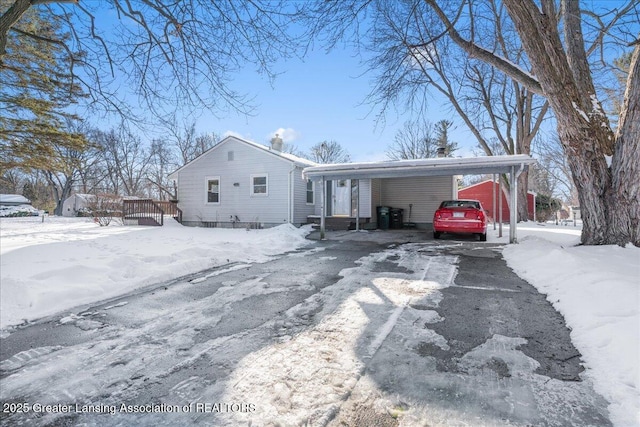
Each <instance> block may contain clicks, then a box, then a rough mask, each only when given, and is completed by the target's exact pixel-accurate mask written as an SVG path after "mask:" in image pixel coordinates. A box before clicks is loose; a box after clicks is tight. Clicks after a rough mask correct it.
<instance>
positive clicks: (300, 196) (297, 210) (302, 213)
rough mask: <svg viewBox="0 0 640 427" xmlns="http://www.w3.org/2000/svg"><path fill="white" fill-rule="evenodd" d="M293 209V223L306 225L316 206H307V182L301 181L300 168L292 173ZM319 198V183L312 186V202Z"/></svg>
mask: <svg viewBox="0 0 640 427" xmlns="http://www.w3.org/2000/svg"><path fill="white" fill-rule="evenodd" d="M292 179H293V188H294V192H295V195H294V201H295V202H294V209H293V223H294V224H296V225H298V224H306V222H307V217H308V216H309V215H315V209H316V206H315V205H314V204H312V205H307V180H306V179H302V168H296V170H295V171H294V172H293V177H292ZM319 198H320V183H315V184H314V201H316V202H317V201H318V199H319Z"/></svg>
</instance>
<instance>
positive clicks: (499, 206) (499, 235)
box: [498, 176, 502, 237]
mask: <svg viewBox="0 0 640 427" xmlns="http://www.w3.org/2000/svg"><path fill="white" fill-rule="evenodd" d="M498 194H500V196H499V198H498V237H502V179H501V177H500V176H498Z"/></svg>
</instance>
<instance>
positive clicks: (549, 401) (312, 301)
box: [0, 230, 610, 426]
mask: <svg viewBox="0 0 640 427" xmlns="http://www.w3.org/2000/svg"><path fill="white" fill-rule="evenodd" d="M500 252H501V247H500V246H497V245H492V244H490V243H480V242H475V241H473V240H466V239H462V240H460V239H458V238H448V239H445V240H441V241H434V240H432V239H430V237H429V235H428V234H427V233H425V232H421V231H418V230H409V231H407V230H401V231H398V232H386V233H383V232H369V233H366V232H362V233H356V232H341V233H340V232H333V233H331V232H330V233H328V239H327V240H325V241H316V242H314V243H313V244H312V245H310V246H309V247H307V248H305V249H303V250H301V251H297V252H292V253H288V254H285V255H283V256H280V257H277V258H276V259H273V260H271V261H269V262H266V263H262V264H230V265H227V266H224V267H222V268H217V269H212V270H209V271H203V272H200V273H198V274H195V275H191V276H189V277H185V278H182V279H180V280H175V281H172V282H167V283H162V284H158V285H156V286H152V287H149V288H146V289H143V290H141V291H138V292H136V293H133V294H129V295H125V296H123V297H120V298H117V299H114V300H110V301H105V302H103V303H100V304H93V305H91V306H85V307H79V308H78V309H77V310H74V311H73V313H63V314H60V315H58V316H52V317H50V318H48V319H43V320H42V321H40V322H37V323H36V324H33V325H30V326H28V327H25V328H22V329H19V330H16V331H14V332H13V333H12V334H11V335H9V336H8V337H6V338H3V339H0V380H1V384H0V385H1V386H0V400H1V401H2V405H3V412H2V413H1V415H0V416H1V418H0V419H1V422H2V424H3V425H18V424H26V425H52V426H53V425H56V426H58V425H109V426H111V425H149V426H151V425H239V424H244V425H247V424H250V425H252V426H256V425H300V424H308V425H381V426H384V425H409V426H411V425H522V426H526V425H536V426H538V425H549V426H555V425H559V426H562V425H576V426H587V425H594V426H606V425H610V423H609V421H608V418H607V411H606V406H607V404H606V402H605V401H604V399H602V398H601V397H599V396H598V395H597V394H596V393H595V392H594V391H593V388H592V386H591V384H590V383H589V382H588V381H587V380H584V379H582V378H581V376H580V373H581V371H582V367H581V365H580V354H579V353H578V351H577V350H576V349H575V348H574V346H573V345H572V344H571V342H570V338H569V331H568V329H567V328H566V326H565V323H564V320H563V318H562V317H561V316H560V315H559V314H558V313H557V312H556V311H555V310H554V309H553V308H552V306H551V305H550V304H549V303H548V302H547V301H546V300H545V297H544V295H541V294H539V293H538V292H537V291H536V290H535V288H533V287H532V286H530V285H529V284H527V283H526V282H524V281H522V280H520V279H519V278H518V277H517V276H516V275H515V274H514V273H513V272H511V270H510V269H509V268H508V267H507V266H506V264H505V262H504V260H503V259H502V257H501V255H500ZM47 405H48V406H47Z"/></svg>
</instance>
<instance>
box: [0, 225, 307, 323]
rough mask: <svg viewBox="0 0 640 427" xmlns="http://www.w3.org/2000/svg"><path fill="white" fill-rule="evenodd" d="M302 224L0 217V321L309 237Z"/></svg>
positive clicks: (250, 257) (31, 316) (255, 258)
mask: <svg viewBox="0 0 640 427" xmlns="http://www.w3.org/2000/svg"><path fill="white" fill-rule="evenodd" d="M308 232H309V228H301V229H297V228H295V227H293V226H291V225H282V226H280V227H276V228H273V229H267V230H250V231H247V230H245V229H236V230H234V229H220V228H217V229H213V228H191V227H182V226H180V225H179V224H178V223H176V222H174V221H167V224H165V226H164V227H137V226H126V227H125V226H115V225H110V226H108V227H100V226H98V225H97V224H95V223H94V222H93V221H92V220H91V218H62V217H45V218H44V221H43V219H42V218H41V217H28V218H2V219H0V256H1V261H0V262H1V264H0V271H1V272H2V273H1V276H0V279H1V282H0V328H2V329H5V328H6V327H8V326H11V325H17V324H20V323H23V322H25V321H30V320H35V319H38V318H41V317H43V316H48V315H51V314H54V313H58V312H60V311H63V310H67V309H70V308H72V307H75V306H78V305H81V304H87V303H91V302H94V301H100V300H104V299H106V298H111V297H115V296H118V295H122V294H124V293H126V292H129V291H131V290H134V289H137V288H140V287H143V286H146V285H151V284H154V283H158V282H163V281H166V280H169V279H172V278H176V277H180V276H183V275H186V274H190V273H194V272H197V271H200V270H203V269H207V268H212V267H215V266H220V265H224V264H229V263H233V262H240V261H241V262H263V261H266V260H268V259H270V258H271V257H272V256H274V255H276V254H281V253H283V252H286V251H290V250H294V249H296V248H299V247H301V246H304V245H307V244H309V241H307V240H305V238H304V236H305V235H306V234H307V233H308Z"/></svg>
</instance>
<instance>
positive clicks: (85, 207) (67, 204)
mask: <svg viewBox="0 0 640 427" xmlns="http://www.w3.org/2000/svg"><path fill="white" fill-rule="evenodd" d="M95 200H96V196H94V195H93V194H73V195H71V196H69V197H67V198H66V199H65V201H64V202H62V216H82V215H83V214H85V213H87V214H88V213H89V205H90V204H91V203H92V202H95Z"/></svg>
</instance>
